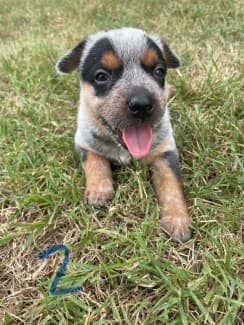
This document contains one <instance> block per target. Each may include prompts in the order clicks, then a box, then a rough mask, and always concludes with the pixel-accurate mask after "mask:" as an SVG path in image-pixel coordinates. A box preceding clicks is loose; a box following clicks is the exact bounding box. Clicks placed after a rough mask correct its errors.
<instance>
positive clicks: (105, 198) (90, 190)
mask: <svg viewBox="0 0 244 325" xmlns="http://www.w3.org/2000/svg"><path fill="white" fill-rule="evenodd" d="M83 168H84V171H85V176H86V192H85V194H86V197H87V200H88V203H89V204H90V205H92V206H95V207H101V206H104V205H106V204H107V203H108V202H109V201H110V200H111V199H112V198H113V193H114V189H113V180H112V173H111V168H110V163H109V161H108V160H107V159H105V158H103V157H101V156H99V155H97V154H96V153H94V152H91V151H87V152H86V155H85V158H84V160H83Z"/></svg>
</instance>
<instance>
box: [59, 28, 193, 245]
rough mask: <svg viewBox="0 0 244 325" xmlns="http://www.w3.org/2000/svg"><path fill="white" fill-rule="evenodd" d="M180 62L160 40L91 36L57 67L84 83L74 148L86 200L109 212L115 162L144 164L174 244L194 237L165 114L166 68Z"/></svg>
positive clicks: (131, 34)
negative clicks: (139, 161) (148, 168)
mask: <svg viewBox="0 0 244 325" xmlns="http://www.w3.org/2000/svg"><path fill="white" fill-rule="evenodd" d="M179 65H180V60H179V58H178V57H177V56H176V54H175V53H174V52H173V51H172V50H171V49H170V48H169V46H168V45H167V44H166V43H165V41H164V40H162V39H161V38H160V37H157V36H151V35H148V34H146V33H145V32H144V31H142V30H139V29H135V28H122V29H115V30H109V31H102V32H99V33H97V34H94V35H91V36H89V37H87V38H86V39H85V40H83V41H82V42H80V43H79V44H78V45H77V46H76V47H74V48H73V49H71V50H70V51H69V52H67V53H66V54H65V55H64V56H63V57H62V58H61V59H60V60H59V61H58V63H57V65H56V68H57V70H58V71H59V72H60V73H71V72H72V71H73V70H75V69H78V72H79V76H80V80H81V91H80V102H79V112H78V124H77V131H76V134H75V146H76V149H77V151H78V153H79V154H80V157H81V159H82V162H83V167H84V171H85V176H86V197H87V200H88V202H89V203H90V204H91V205H93V206H104V205H106V204H107V203H108V201H109V200H111V199H112V197H113V193H114V188H113V180H112V173H111V168H110V161H118V162H121V163H128V162H129V161H130V159H131V157H135V158H137V159H142V160H143V161H144V162H145V163H146V164H148V165H150V166H151V168H152V171H153V177H152V179H153V183H154V187H155V190H156V194H157V197H158V202H159V204H160V206H161V207H163V209H162V216H161V217H160V221H161V224H162V227H163V229H164V230H165V231H166V232H167V233H168V234H169V235H170V236H171V237H172V238H173V239H174V240H176V241H182V242H184V241H187V240H188V239H189V238H190V237H191V232H190V230H189V225H190V223H191V219H190V217H189V215H188V212H187V207H186V204H185V201H184V195H183V191H182V183H181V172H180V165H179V158H178V152H177V148H176V145H175V140H174V137H173V133H172V127H171V123H170V117H169V111H168V108H167V97H168V86H167V83H166V73H167V70H168V68H178V67H179Z"/></svg>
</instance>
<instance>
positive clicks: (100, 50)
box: [81, 38, 123, 96]
mask: <svg viewBox="0 0 244 325" xmlns="http://www.w3.org/2000/svg"><path fill="white" fill-rule="evenodd" d="M106 52H113V53H114V54H115V55H116V53H115V50H114V48H113V46H112V44H111V42H110V41H109V39H108V38H102V39H101V40H99V41H98V42H96V43H95V44H94V46H93V47H92V48H91V49H90V51H89V53H88V55H87V57H86V59H85V61H84V63H83V65H82V67H81V78H82V80H83V81H86V82H88V83H90V84H92V85H93V87H94V90H95V95H96V96H105V95H107V93H108V92H109V91H110V89H111V88H112V87H113V86H114V84H115V83H116V82H117V81H118V80H119V78H120V77H121V75H122V72H123V66H122V65H121V66H120V67H118V68H117V69H115V70H109V69H108V68H106V67H104V66H103V65H102V63H101V59H102V57H103V55H104V53H106ZM100 69H102V70H104V71H106V73H107V74H108V75H109V76H110V78H108V81H107V82H104V83H97V82H96V76H97V71H99V70H100Z"/></svg>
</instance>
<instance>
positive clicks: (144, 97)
mask: <svg viewBox="0 0 244 325" xmlns="http://www.w3.org/2000/svg"><path fill="white" fill-rule="evenodd" d="M128 111H129V113H130V114H131V115H134V116H135V117H139V118H145V117H148V116H150V115H151V114H152V113H153V111H154V105H153V98H152V95H151V94H150V93H149V91H148V90H146V89H144V88H135V89H133V90H132V92H131V94H130V96H129V98H128Z"/></svg>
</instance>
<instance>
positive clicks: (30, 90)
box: [0, 0, 244, 325]
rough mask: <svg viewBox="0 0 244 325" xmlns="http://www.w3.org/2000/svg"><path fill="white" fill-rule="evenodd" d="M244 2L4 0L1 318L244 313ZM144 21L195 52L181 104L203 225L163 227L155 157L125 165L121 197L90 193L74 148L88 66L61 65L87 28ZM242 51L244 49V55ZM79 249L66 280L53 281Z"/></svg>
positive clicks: (161, 320) (178, 129)
mask: <svg viewBox="0 0 244 325" xmlns="http://www.w3.org/2000/svg"><path fill="white" fill-rule="evenodd" d="M243 22H244V17H243V4H242V1H240V0H236V1H235V0H234V1H230V0H225V1H224V0H222V1H221V0H217V1H210V0H207V1H200V0H194V1H190V0H183V1H153V0H142V1H141V2H140V1H135V0H130V1H128V0H123V1H122V0H116V1H112V0H108V1H105V0H103V1H101V0H99V1H94V0H91V1H83V0H81V1H68V0H49V1H48V0H41V1H37V0H21V1H17V0H8V1H7V0H0V39H1V41H0V71H1V73H0V114H1V115H0V139H1V140H0V283H1V285H0V323H1V324H4V325H7V324H42V325H43V324H59V325H60V324H85V325H88V324H94V325H102V324H130V325H141V324H145V325H149V324H163V325H164V324H170V325H187V324H194V325H195V324H222V325H229V324H230V325H231V324H238V325H240V324H243V323H244V303H243V296H244V284H243V281H242V280H243V276H244V274H243V264H244V258H243V255H244V253H243V252H244V247H243V227H244V223H243V215H244V209H243V200H244V197H243V187H242V186H243V184H244V179H243V156H242V154H243V145H242V144H243V135H242V134H241V131H243V129H244V128H243V108H244V105H243V89H244V87H243V86H244V85H243V65H242V66H241V61H242V60H243V56H242V57H241V55H243V52H242V53H241V43H242V46H243V32H244V25H243ZM121 26H134V27H139V28H142V29H145V30H146V31H148V32H151V33H154V34H159V35H162V36H164V38H165V39H166V40H168V41H169V43H170V44H171V46H172V48H173V49H174V50H175V51H176V53H177V54H178V55H179V56H180V57H181V58H182V66H181V68H180V69H179V70H177V71H170V72H169V75H168V81H169V83H170V84H171V98H170V109H171V114H172V121H173V126H174V132H175V138H176V141H177V144H178V148H179V151H180V153H181V154H180V156H181V161H182V168H183V175H184V188H185V193H186V200H187V204H188V206H189V211H190V215H191V217H192V219H193V225H192V231H193V234H194V235H193V238H192V239H191V240H190V241H189V242H187V243H185V244H181V245H180V244H177V243H174V242H172V241H171V240H170V239H169V238H168V237H167V235H166V234H164V232H163V231H162V229H161V228H160V227H159V220H158V214H159V207H158V205H157V202H156V199H155V195H154V192H153V189H152V186H151V182H150V177H151V174H150V171H149V170H148V168H147V167H145V166H143V165H142V164H141V162H140V161H136V160H134V161H133V162H132V163H131V164H130V165H129V166H127V167H125V166H121V167H118V168H116V169H115V170H114V179H115V181H116V195H115V197H114V199H113V201H112V203H111V204H110V205H109V207H108V209H101V210H96V209H94V208H92V207H89V206H88V205H87V204H86V203H85V202H84V184H85V179H84V175H83V172H82V168H81V165H80V162H79V158H78V157H77V155H76V153H75V150H74V140H73V135H74V132H75V127H76V111H77V101H78V92H79V82H78V78H77V75H76V74H75V73H74V74H73V75H71V76H58V75H57V74H56V73H55V69H54V65H55V63H56V61H57V59H58V58H60V56H61V55H63V53H65V51H66V50H67V49H69V48H70V47H72V46H73V45H75V44H76V43H77V42H79V41H80V40H81V39H82V38H84V37H85V36H86V35H88V34H90V33H94V32H96V31H98V30H101V29H110V28H115V27H121ZM242 62H243V61H242ZM55 244H65V245H67V246H68V247H69V249H70V263H69V265H68V268H67V271H66V273H65V275H64V276H63V277H62V279H61V282H60V284H59V288H67V287H70V286H77V285H81V286H82V287H83V288H84V290H85V292H84V293H72V294H66V295H59V296H52V295H50V293H49V291H48V288H49V286H50V284H51V282H52V280H53V279H54V277H55V272H56V271H57V270H58V267H59V265H60V264H61V263H62V261H63V253H62V252H57V253H55V254H53V255H52V256H50V257H49V258H48V259H47V260H44V261H42V260H40V259H39V258H38V254H39V253H41V252H42V251H44V250H45V249H47V248H48V247H50V246H53V245H55Z"/></svg>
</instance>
